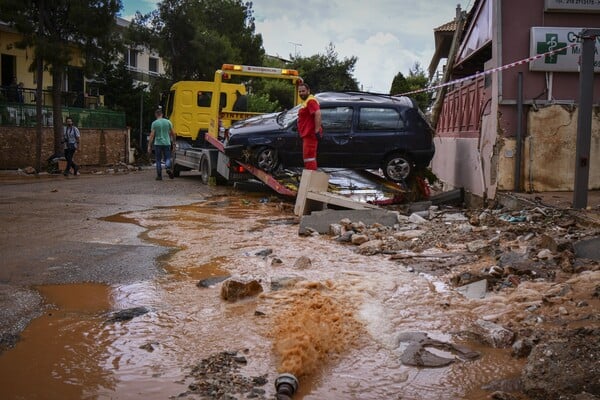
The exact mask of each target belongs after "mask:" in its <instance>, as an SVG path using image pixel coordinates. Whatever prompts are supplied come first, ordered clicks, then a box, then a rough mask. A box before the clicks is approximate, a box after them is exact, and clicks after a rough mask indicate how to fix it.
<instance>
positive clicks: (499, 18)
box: [432, 0, 600, 198]
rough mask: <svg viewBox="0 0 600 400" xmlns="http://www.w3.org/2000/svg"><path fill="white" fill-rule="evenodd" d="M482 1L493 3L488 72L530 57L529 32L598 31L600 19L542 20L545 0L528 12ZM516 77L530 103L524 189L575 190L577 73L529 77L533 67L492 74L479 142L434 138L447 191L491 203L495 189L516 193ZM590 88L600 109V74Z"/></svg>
mask: <svg viewBox="0 0 600 400" xmlns="http://www.w3.org/2000/svg"><path fill="white" fill-rule="evenodd" d="M482 1H488V2H490V3H491V5H492V7H491V9H492V12H493V18H492V37H493V40H492V56H491V59H489V60H488V61H487V62H486V63H485V68H484V69H485V70H491V69H493V68H496V67H500V66H503V65H507V64H510V63H512V62H515V61H519V60H522V59H526V58H528V57H529V47H530V28H531V27H532V26H547V27H554V26H557V27H560V26H563V27H582V28H584V27H599V28H600V14H589V13H545V12H544V0H528V1H527V6H524V3H523V2H522V1H520V0H482ZM519 72H521V73H522V74H523V98H524V104H525V107H524V110H523V120H522V121H521V122H522V128H523V130H522V132H523V134H524V136H525V146H524V149H523V151H522V154H523V159H522V164H521V166H522V175H521V182H522V183H523V189H525V190H536V191H553V190H573V180H574V162H575V161H574V160H575V149H574V147H575V138H576V125H577V124H576V121H577V118H576V113H577V112H576V107H574V105H576V104H577V103H578V102H579V74H578V73H577V72H553V73H546V72H537V71H529V65H528V64H523V65H519V66H516V67H513V68H510V69H507V70H504V71H500V72H494V73H492V74H490V75H489V81H490V86H489V87H488V86H487V85H486V89H485V90H486V92H487V91H488V90H489V91H490V92H491V102H490V104H489V106H487V105H486V106H485V107H484V109H485V110H484V112H482V114H481V115H482V116H481V124H480V126H481V129H480V132H479V134H478V135H477V137H476V138H474V137H473V135H472V134H471V133H470V132H466V131H465V132H464V133H463V132H462V131H461V132H455V134H454V136H455V137H448V136H447V135H441V136H440V135H438V136H437V137H436V155H435V157H434V159H433V161H432V169H433V172H434V173H435V174H436V175H438V177H440V179H442V181H444V182H445V184H446V186H448V187H463V188H465V189H466V190H467V191H468V192H471V193H473V194H475V195H477V196H481V197H483V198H494V197H495V196H496V191H497V190H515V188H514V173H515V162H516V157H515V154H516V151H515V140H514V137H515V136H516V132H517V127H518V122H519V121H518V120H517V107H516V103H517V93H518V91H517V82H518V74H519ZM593 85H594V86H593V88H592V90H593V102H594V104H595V105H599V104H600V74H598V73H596V74H595V80H594V84H593ZM561 105H562V106H561ZM564 105H567V106H568V107H566V108H565V107H563V106H564ZM570 107H571V108H570ZM488 108H489V110H488ZM568 110H571V111H568ZM596 110H598V108H596ZM599 118H600V117H599V113H598V111H595V113H594V117H593V119H594V122H593V124H594V125H593V127H592V144H591V147H592V149H591V167H590V181H589V182H590V184H589V187H590V189H592V188H599V187H600V168H599V167H600V161H599V160H598V155H600V140H598V138H597V137H598V132H597V131H598V123H599ZM567 121H568V123H567ZM467 133H469V135H470V136H471V137H472V138H469V137H468V136H469V135H467Z"/></svg>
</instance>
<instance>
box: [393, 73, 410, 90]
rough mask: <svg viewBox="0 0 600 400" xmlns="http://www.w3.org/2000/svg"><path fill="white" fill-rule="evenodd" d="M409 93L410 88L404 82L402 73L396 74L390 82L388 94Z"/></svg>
mask: <svg viewBox="0 0 600 400" xmlns="http://www.w3.org/2000/svg"><path fill="white" fill-rule="evenodd" d="M406 92H410V86H409V85H408V82H407V81H406V78H405V77H404V75H403V74H402V72H398V73H397V74H396V76H395V77H394V79H393V80H392V87H391V89H390V94H391V95H392V96H393V95H396V94H401V93H406Z"/></svg>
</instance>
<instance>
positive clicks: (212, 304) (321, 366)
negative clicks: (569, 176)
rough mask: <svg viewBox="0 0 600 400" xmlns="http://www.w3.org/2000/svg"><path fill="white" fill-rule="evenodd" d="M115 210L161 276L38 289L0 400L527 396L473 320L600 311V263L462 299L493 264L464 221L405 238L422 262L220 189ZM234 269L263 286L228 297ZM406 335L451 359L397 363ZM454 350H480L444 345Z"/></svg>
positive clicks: (508, 359) (528, 326)
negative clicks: (282, 386)
mask: <svg viewBox="0 0 600 400" xmlns="http://www.w3.org/2000/svg"><path fill="white" fill-rule="evenodd" d="M113 219H114V221H115V225H116V226H118V225H119V224H124V223H135V224H137V225H139V226H141V227H143V228H144V229H145V232H144V233H143V234H142V238H143V239H144V240H145V241H147V242H148V243H152V244H154V245H157V246H164V247H165V248H167V249H168V251H166V252H165V254H164V255H163V256H162V257H161V258H160V259H159V260H158V261H157V262H159V263H160V265H161V267H162V268H163V269H164V271H165V274H164V275H163V276H161V277H160V278H158V279H156V280H150V281H149V280H142V281H139V282H136V283H133V284H129V285H120V286H119V285H115V286H103V285H85V284H84V285H55V286H43V287H39V288H38V289H39V291H40V292H41V293H42V295H43V297H44V299H45V301H46V303H47V304H48V308H47V312H46V313H45V314H44V315H43V316H42V317H40V318H38V319H36V320H34V322H33V323H32V324H31V325H30V326H29V327H28V328H27V329H26V330H25V331H24V332H23V335H22V340H21V341H19V342H18V343H17V345H16V347H15V348H14V349H12V350H10V351H7V352H6V353H5V354H3V356H2V357H0V387H2V388H3V389H2V391H3V398H7V399H20V398H26V399H36V398H39V399H44V398H65V399H67V398H115V399H117V398H118V399H126V398H145V399H166V398H189V399H246V398H259V399H267V398H273V397H274V395H275V388H274V381H275V378H276V377H277V376H278V374H279V373H292V374H294V375H296V376H297V377H298V378H299V381H300V386H299V390H298V392H297V393H296V395H295V396H294V398H295V399H306V400H309V399H310V400H316V399H414V400H420V399H440V400H455V399H465V400H475V399H485V398H489V396H490V395H491V394H492V393H493V392H495V391H502V392H505V393H512V394H510V396H515V397H514V398H519V399H526V398H527V397H526V396H525V395H524V394H523V393H522V390H521V388H520V387H519V385H518V383H515V382H518V378H519V376H520V374H521V372H522V370H523V368H524V366H525V363H526V358H517V357H513V356H512V355H511V352H512V351H513V350H512V349H511V348H510V344H509V345H508V346H505V347H503V348H494V347H493V346H492V345H490V344H489V343H487V342H486V341H485V340H484V339H482V336H481V334H480V333H479V332H477V330H476V327H477V326H478V325H477V322H478V321H480V320H482V319H484V320H487V321H494V322H497V323H499V324H504V325H506V326H509V327H510V329H511V330H512V331H513V332H514V333H515V334H516V336H517V338H519V339H522V338H525V339H528V340H532V341H535V340H540V338H541V336H535V334H534V332H536V331H537V330H540V329H544V330H547V331H549V332H550V331H552V330H553V329H555V328H556V329H563V328H565V327H566V328H576V324H579V325H586V326H587V325H592V326H593V325H597V324H598V321H597V318H596V319H594V318H593V317H591V316H590V315H592V314H594V313H597V310H598V299H597V296H596V297H593V293H592V292H593V290H595V289H594V288H596V287H597V282H598V278H599V277H598V271H594V269H593V268H583V269H581V270H580V271H579V272H578V274H577V275H573V276H571V275H568V276H564V277H562V276H559V277H558V278H556V280H544V279H542V280H535V279H534V280H531V281H527V282H523V283H522V284H520V285H518V286H516V287H508V286H506V287H502V288H500V287H499V286H498V288H496V289H494V292H493V293H490V294H489V295H488V296H487V297H486V298H484V299H469V298H466V297H464V296H463V295H461V294H460V293H459V292H458V291H457V290H455V288H454V283H453V282H457V281H460V280H461V279H463V280H473V278H474V277H476V276H477V274H479V273H481V271H482V270H486V268H487V269H489V267H490V266H491V265H492V264H493V263H495V261H496V260H494V258H493V257H491V256H490V255H489V254H488V255H485V254H482V253H477V252H472V253H469V252H468V251H467V250H466V245H465V244H464V243H466V242H467V241H468V240H470V238H471V235H473V238H472V239H475V237H485V235H487V233H482V231H481V230H480V231H478V232H472V231H469V233H468V234H465V232H464V229H462V230H461V229H460V228H459V226H460V225H461V224H464V222H460V223H457V224H453V223H441V224H439V226H438V228H435V227H433V226H429V227H428V228H426V230H427V233H426V234H425V236H424V238H420V239H419V238H417V239H415V237H416V236H415V237H412V238H404V239H402V240H403V241H404V245H403V246H404V247H405V249H404V250H412V251H414V252H418V253H419V255H420V257H417V256H416V255H414V254H413V255H407V254H408V253H400V252H399V250H396V251H395V255H396V257H395V258H394V257H390V255H389V252H388V253H382V252H380V253H377V254H373V255H364V254H360V252H359V251H357V246H355V245H351V244H345V243H339V242H337V241H335V240H334V239H333V238H332V237H330V236H328V235H321V236H307V237H300V236H298V225H297V223H296V222H297V220H296V218H295V217H294V216H293V215H292V214H291V207H290V205H289V204H281V203H279V202H278V201H275V200H274V199H270V200H269V201H265V199H263V198H259V197H251V196H246V197H245V198H243V199H240V198H239V197H220V198H214V199H211V200H209V201H205V202H202V203H198V204H192V205H189V206H177V207H166V208H155V209H152V210H148V211H143V212H131V213H126V214H119V215H117V216H114V217H113ZM436 229H438V230H436ZM503 229H504V228H502V227H496V228H492V229H491V230H490V232H491V233H490V235H494V233H493V232H495V231H496V230H497V231H502V230H503ZM495 235H498V233H495ZM397 237H399V236H398V235H397ZM425 238H426V239H425ZM398 240H399V239H398ZM503 240H504V241H506V242H511V241H513V240H514V242H511V243H512V249H515V248H517V247H518V244H519V243H520V242H519V240H518V239H517V234H515V235H509V236H507V237H506V238H504V239H503ZM411 246H412V247H411ZM432 248H436V249H437V250H436V251H437V252H433V253H432V250H431V249H432ZM444 252H447V253H453V252H454V254H458V253H460V254H463V255H464V254H467V253H468V254H467V255H468V256H465V257H462V258H461V257H458V256H457V257H455V258H451V259H452V260H455V262H456V264H457V265H454V266H452V265H448V259H449V258H448V257H442V256H439V254H441V253H444ZM370 254H372V252H371V253H370ZM429 254H437V255H438V256H439V257H437V259H436V261H432V258H431V257H430V256H428V255H429ZM300 259H303V260H306V259H308V260H309V261H308V262H299V260H300ZM435 265H438V267H439V268H437V269H436V268H435ZM559 271H560V270H559ZM467 273H468V274H470V275H469V276H468V277H467V275H465V274H467ZM228 276H230V277H231V278H230V279H237V280H240V281H241V282H247V281H251V280H255V281H257V282H259V283H260V285H261V286H262V289H263V290H262V292H261V293H260V294H258V295H256V296H253V297H248V298H245V299H242V300H239V301H236V302H230V301H224V300H222V299H221V296H220V288H221V285H222V279H223V278H225V277H228ZM461 277H462V278H461ZM200 281H202V282H203V283H200ZM565 282H566V283H565ZM496 283H498V285H500V283H501V280H497V281H496ZM562 284H564V285H568V290H566V291H564V292H563V291H561V289H562V288H563V287H562V286H559V285H562ZM581 288H583V289H581ZM580 289H581V290H580ZM551 293H555V295H554V296H551V295H550V294H551ZM568 293H570V294H568ZM565 296H566V297H565ZM569 296H570V297H569ZM567 297H568V299H566V298H567ZM543 298H546V302H545V303H544V301H543V300H542V299H543ZM578 301H579V302H582V301H585V302H586V303H585V304H586V306H583V305H581V304H583V303H577V302H578ZM571 303H572V304H571ZM577 304H579V305H580V306H577ZM559 307H564V308H565V309H566V313H567V314H565V313H564V312H563V311H562V310H559ZM586 307H587V308H586ZM125 310H129V311H130V312H124V311H125ZM567 315H570V316H573V318H572V319H568V318H567ZM122 316H126V318H124V317H123V318H121V317H122ZM117 317H119V318H117ZM573 320H576V321H573ZM561 321H562V322H561ZM561 324H562V325H561ZM407 332H421V333H423V334H426V337H427V338H428V340H430V341H429V342H427V343H442V344H443V346H438V348H433V347H431V348H428V349H427V350H428V351H429V352H430V353H432V354H433V355H435V356H437V357H438V358H444V359H449V360H450V362H448V363H447V364H446V365H445V366H443V367H439V368H422V367H414V366H407V365H403V364H402V362H401V356H402V355H403V353H404V351H405V350H406V345H405V344H403V342H402V341H401V340H400V338H401V337H406V333H407ZM420 335H421V336H420V337H423V335H422V334H420ZM511 343H512V342H511ZM457 348H458V349H461V351H463V350H464V353H463V354H475V353H476V354H477V355H478V357H475V356H474V357H459V356H457V355H456V354H454V353H452V351H449V350H444V349H457ZM33 370H35V374H28V373H27V371H33ZM532 374H533V375H535V372H532ZM505 396H509V394H505ZM505 398H508V397H505Z"/></svg>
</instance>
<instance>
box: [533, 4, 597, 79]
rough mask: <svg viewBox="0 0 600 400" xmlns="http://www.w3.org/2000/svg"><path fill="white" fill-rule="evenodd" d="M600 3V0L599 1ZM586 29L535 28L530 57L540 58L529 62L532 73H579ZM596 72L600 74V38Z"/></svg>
mask: <svg viewBox="0 0 600 400" xmlns="http://www.w3.org/2000/svg"><path fill="white" fill-rule="evenodd" d="M598 1H600V0H598ZM582 29H584V28H580V27H565V26H534V27H532V28H531V35H530V38H529V57H536V56H539V55H540V54H544V53H547V52H553V53H552V54H547V55H545V56H543V57H542V56H539V57H538V58H536V59H535V60H533V61H531V62H529V70H530V71H544V72H553V71H556V72H579V58H580V56H581V39H580V38H579V34H580V33H581V30H582ZM594 72H596V73H598V72H600V38H598V39H597V40H596V56H595V59H594Z"/></svg>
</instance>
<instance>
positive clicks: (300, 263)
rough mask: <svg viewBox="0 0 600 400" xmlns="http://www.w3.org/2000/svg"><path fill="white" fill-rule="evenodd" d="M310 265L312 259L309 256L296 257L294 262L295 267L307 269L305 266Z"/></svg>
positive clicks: (308, 266)
mask: <svg viewBox="0 0 600 400" xmlns="http://www.w3.org/2000/svg"><path fill="white" fill-rule="evenodd" d="M311 266H312V261H311V259H310V258H308V257H306V256H300V257H298V259H297V260H296V262H295V263H294V268H295V269H307V268H310V267H311Z"/></svg>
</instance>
